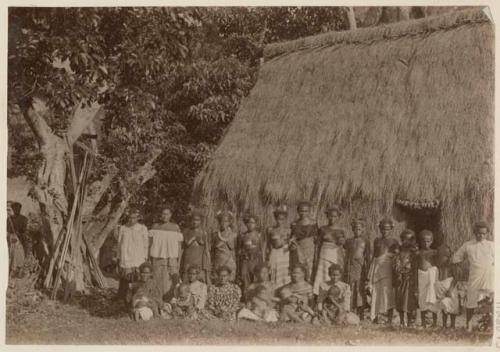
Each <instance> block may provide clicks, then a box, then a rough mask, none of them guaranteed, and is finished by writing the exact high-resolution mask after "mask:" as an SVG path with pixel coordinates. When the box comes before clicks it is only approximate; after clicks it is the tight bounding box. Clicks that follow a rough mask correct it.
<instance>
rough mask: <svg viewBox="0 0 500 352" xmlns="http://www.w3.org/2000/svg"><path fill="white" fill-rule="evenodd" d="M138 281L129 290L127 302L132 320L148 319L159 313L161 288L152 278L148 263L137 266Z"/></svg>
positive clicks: (151, 269)
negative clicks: (138, 272)
mask: <svg viewBox="0 0 500 352" xmlns="http://www.w3.org/2000/svg"><path fill="white" fill-rule="evenodd" d="M139 271H140V281H139V282H138V283H137V284H136V286H135V287H133V288H132V290H131V291H129V292H130V293H129V297H128V300H127V301H128V302H129V303H130V305H131V306H130V313H131V315H132V317H133V319H134V320H136V321H138V320H150V319H151V318H153V317H155V316H157V315H158V313H159V308H160V307H161V305H162V300H161V290H160V288H159V287H158V286H157V285H156V282H155V281H154V280H153V268H152V267H151V265H150V264H149V263H144V264H142V265H141V266H140V267H139Z"/></svg>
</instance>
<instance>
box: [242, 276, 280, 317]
mask: <svg viewBox="0 0 500 352" xmlns="http://www.w3.org/2000/svg"><path fill="white" fill-rule="evenodd" d="M253 292H254V294H253V296H252V297H251V298H250V300H249V302H248V303H247V306H246V307H243V308H242V309H241V310H240V311H239V312H238V319H248V320H257V321H265V322H276V321H278V314H277V312H276V311H275V310H274V309H273V308H272V301H271V300H270V298H269V297H270V294H269V292H268V289H267V287H266V286H264V285H259V286H257V287H256V288H255V290H254V291H253Z"/></svg>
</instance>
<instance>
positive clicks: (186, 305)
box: [163, 284, 196, 319]
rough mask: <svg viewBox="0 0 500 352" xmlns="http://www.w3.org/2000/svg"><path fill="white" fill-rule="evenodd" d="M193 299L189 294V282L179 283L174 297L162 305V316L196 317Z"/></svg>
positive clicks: (169, 317)
mask: <svg viewBox="0 0 500 352" xmlns="http://www.w3.org/2000/svg"><path fill="white" fill-rule="evenodd" d="M195 308H196V307H195V300H194V297H193V295H192V294H191V290H190V286H189V284H180V285H179V287H178V289H177V295H176V297H174V298H172V300H171V301H170V304H169V303H166V304H165V305H164V307H163V317H164V318H166V319H171V318H186V319H196V309H195Z"/></svg>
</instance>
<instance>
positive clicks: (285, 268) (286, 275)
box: [269, 245, 290, 287]
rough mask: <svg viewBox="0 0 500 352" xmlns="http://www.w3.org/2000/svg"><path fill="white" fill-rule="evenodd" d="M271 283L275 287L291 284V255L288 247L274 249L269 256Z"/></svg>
mask: <svg viewBox="0 0 500 352" xmlns="http://www.w3.org/2000/svg"><path fill="white" fill-rule="evenodd" d="M269 268H270V269H271V281H272V282H273V284H274V285H275V287H281V286H284V285H286V284H287V283H289V282H290V253H289V252H288V246H286V245H285V246H283V247H281V248H272V249H271V253H270V254H269Z"/></svg>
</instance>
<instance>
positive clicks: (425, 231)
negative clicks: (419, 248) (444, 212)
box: [418, 230, 434, 240]
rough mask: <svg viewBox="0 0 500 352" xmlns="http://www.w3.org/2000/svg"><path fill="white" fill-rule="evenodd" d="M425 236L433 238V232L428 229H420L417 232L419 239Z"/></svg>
mask: <svg viewBox="0 0 500 352" xmlns="http://www.w3.org/2000/svg"><path fill="white" fill-rule="evenodd" d="M425 236H430V237H432V239H434V234H433V233H432V231H430V230H422V231H420V233H419V234H418V237H419V238H420V240H422V239H423V238H424V237H425Z"/></svg>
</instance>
